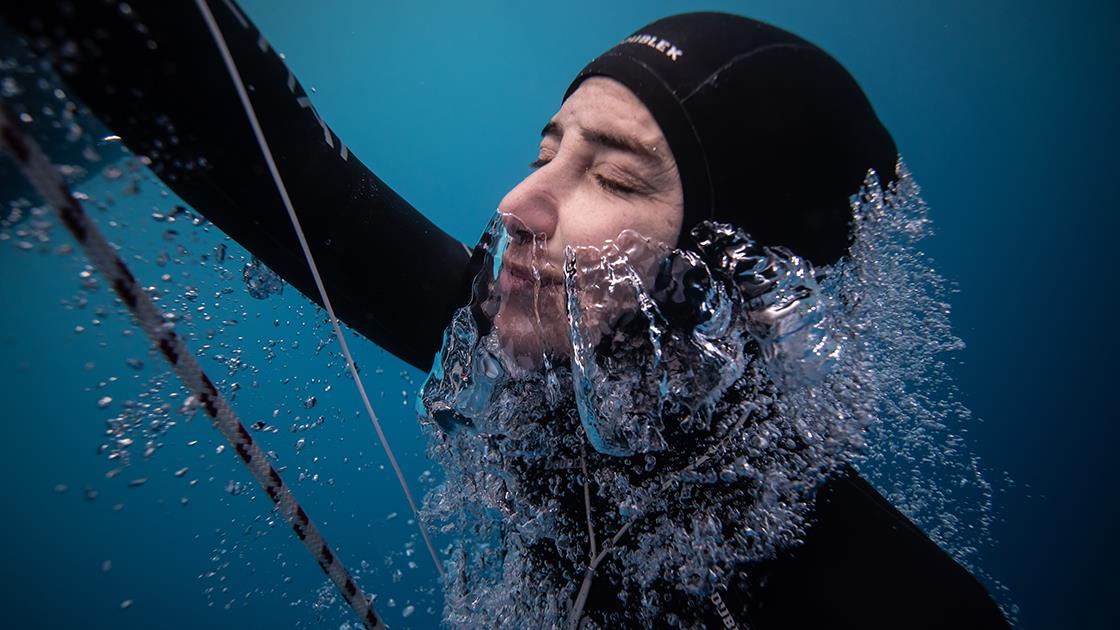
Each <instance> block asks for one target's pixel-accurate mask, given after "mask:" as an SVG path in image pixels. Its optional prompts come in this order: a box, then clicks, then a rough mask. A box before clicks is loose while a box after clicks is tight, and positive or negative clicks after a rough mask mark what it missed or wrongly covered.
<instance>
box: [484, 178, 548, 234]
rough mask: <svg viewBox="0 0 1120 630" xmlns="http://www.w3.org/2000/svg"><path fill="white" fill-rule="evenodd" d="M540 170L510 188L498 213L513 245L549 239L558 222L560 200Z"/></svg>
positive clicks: (499, 206)
mask: <svg viewBox="0 0 1120 630" xmlns="http://www.w3.org/2000/svg"><path fill="white" fill-rule="evenodd" d="M553 188H554V186H552V185H551V184H550V180H549V178H548V174H547V173H545V172H544V169H541V170H538V171H536V172H534V173H532V174H531V175H529V176H528V177H526V178H525V179H523V180H521V183H520V184H518V185H517V186H514V187H513V190H510V191H509V192H508V193H507V194H506V196H505V198H504V199H502V202H501V204H499V205H498V212H500V213H501V214H502V222H503V223H504V224H505V228H506V231H507V232H509V235H510V237H511V238H512V239H514V241H515V242H520V243H530V242H533V241H534V240H551V239H552V238H553V237H554V236H555V235H556V227H557V224H558V223H559V220H560V200H559V198H558V197H557V194H556V191H555V190H553Z"/></svg>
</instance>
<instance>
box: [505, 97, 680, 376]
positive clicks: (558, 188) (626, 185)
mask: <svg viewBox="0 0 1120 630" xmlns="http://www.w3.org/2000/svg"><path fill="white" fill-rule="evenodd" d="M532 167H533V169H534V170H533V172H532V173H531V174H530V175H529V176H528V177H526V178H525V179H524V180H523V181H522V182H521V183H520V184H518V185H517V186H516V187H515V188H514V189H513V190H511V191H509V193H508V194H507V195H506V196H505V198H504V199H502V202H501V205H500V206H499V207H498V210H499V212H500V213H502V216H503V221H504V223H505V227H506V230H507V231H508V233H509V235H510V243H509V247H508V249H507V250H506V254H505V256H504V258H503V264H502V268H501V272H500V275H499V280H498V293H499V294H500V295H501V296H502V303H501V307H500V309H499V311H498V313H497V315H496V316H495V326H496V328H497V330H498V333H499V338H500V340H501V341H502V343H503V345H505V346H506V348H507V350H509V351H510V352H511V354H512V355H513V356H531V357H539V356H540V355H541V354H542V353H551V354H561V355H566V354H568V353H569V352H570V343H569V341H568V334H567V329H568V324H567V309H566V307H565V300H564V286H563V263H564V252H565V249H566V248H568V247H581V246H591V247H601V246H602V245H603V244H604V243H605V242H606V241H608V240H611V239H615V238H616V237H617V236H618V235H619V233H620V232H622V231H623V230H627V229H629V230H633V231H635V232H637V233H639V234H641V235H642V236H645V237H647V238H649V239H651V240H653V241H655V242H659V243H664V244H666V245H669V246H674V245H675V244H676V242H677V237H678V236H679V234H680V231H681V224H682V221H683V216H684V202H683V193H682V189H681V181H680V175H679V173H678V172H677V166H676V162H675V161H674V159H673V155H672V153H671V152H670V151H669V145H668V143H667V142H666V140H665V136H664V135H663V134H662V133H661V129H660V127H658V125H657V123H656V122H655V121H654V119H653V115H652V114H650V112H649V110H648V109H646V107H645V105H643V104H642V103H641V101H639V100H638V98H637V97H636V96H635V95H634V94H633V93H632V92H631V91H630V90H629V89H628V88H626V87H625V86H623V85H622V84H621V83H619V82H617V81H615V80H613V79H608V78H605V77H592V78H590V79H587V80H586V81H584V82H583V83H582V84H581V85H580V87H579V89H578V90H576V91H575V93H573V94H572V95H571V96H570V97H569V98H568V100H567V101H565V102H564V105H563V106H562V107H561V108H560V111H559V112H557V113H556V115H555V116H554V117H553V118H552V120H551V121H549V123H548V125H546V126H545V128H544V130H543V131H542V132H541V146H540V153H539V155H538V156H537V160H536V161H535V162H533V164H532ZM536 274H539V280H538V276H537V275H536ZM538 285H539V288H538ZM526 367H528V365H526Z"/></svg>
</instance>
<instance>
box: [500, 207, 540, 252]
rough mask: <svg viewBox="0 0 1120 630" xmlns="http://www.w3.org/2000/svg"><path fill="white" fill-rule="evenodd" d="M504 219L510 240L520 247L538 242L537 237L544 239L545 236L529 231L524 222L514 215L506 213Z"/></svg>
mask: <svg viewBox="0 0 1120 630" xmlns="http://www.w3.org/2000/svg"><path fill="white" fill-rule="evenodd" d="M502 219H503V221H504V222H505V225H506V232H508V233H509V236H510V240H512V241H513V242H515V243H517V244H519V245H524V244H528V243H532V242H533V241H534V240H536V237H541V238H543V237H544V235H543V234H537V233H536V232H535V231H534V230H531V229H529V226H528V225H526V223H525V222H524V221H522V220H521V219H520V218H518V217H516V216H514V215H512V214H509V213H504V214H503V215H502Z"/></svg>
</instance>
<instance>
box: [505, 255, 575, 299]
mask: <svg viewBox="0 0 1120 630" xmlns="http://www.w3.org/2000/svg"><path fill="white" fill-rule="evenodd" d="M537 273H538V274H539V277H540V279H539V280H538V279H537V276H535V275H534V273H533V268H532V267H530V266H528V265H523V264H521V263H518V262H514V261H510V260H506V261H503V262H502V269H501V272H500V274H499V276H498V285H499V286H500V287H501V289H502V290H503V291H504V292H505V293H506V294H507V295H515V294H517V293H525V292H527V293H531V292H532V291H535V290H537V288H538V286H539V287H540V290H555V289H558V288H560V287H562V286H563V285H564V278H563V276H560V275H559V274H557V273H555V272H554V271H552V270H551V269H540V270H539V271H538V272H537Z"/></svg>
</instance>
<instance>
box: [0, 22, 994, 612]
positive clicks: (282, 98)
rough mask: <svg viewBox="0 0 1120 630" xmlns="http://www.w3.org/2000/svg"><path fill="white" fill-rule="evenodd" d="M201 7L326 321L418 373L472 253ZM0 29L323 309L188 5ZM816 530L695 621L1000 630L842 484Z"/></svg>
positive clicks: (904, 533) (902, 525) (258, 47)
mask: <svg viewBox="0 0 1120 630" xmlns="http://www.w3.org/2000/svg"><path fill="white" fill-rule="evenodd" d="M209 5H210V6H211V9H212V11H213V13H214V15H215V17H216V19H217V21H218V23H219V24H220V26H221V29H222V32H223V34H224V37H225V39H226V41H227V42H228V44H229V47H230V49H231V52H232V54H233V55H234V58H235V59H236V62H237V65H238V67H239V69H240V72H241V74H242V75H243V77H244V79H245V82H246V84H247V85H248V86H249V89H250V96H251V99H252V102H253V105H254V107H255V108H256V110H257V113H258V115H259V117H260V123H261V125H262V128H263V130H264V133H265V134H266V136H267V137H268V140H269V142H270V144H271V147H272V150H273V153H274V154H275V157H276V160H277V163H278V167H279V170H280V173H281V175H282V177H283V179H284V181H285V183H286V185H287V187H288V191H289V193H290V195H291V198H292V201H293V203H294V206H295V208H296V210H297V212H298V213H299V215H300V220H301V222H302V225H303V229H304V230H305V232H306V234H307V236H308V240H309V242H310V245H311V249H312V251H313V253H314V255H315V258H316V261H317V262H318V264H319V266H320V270H321V272H322V276H323V278H324V281H325V284H326V289H327V291H328V294H329V295H330V296H331V299H332V302H333V304H334V307H335V309H336V311H337V313H338V315H339V317H340V318H341V319H342V320H343V321H345V322H346V323H347V324H348V325H349V326H351V327H352V328H354V329H355V330H357V331H358V332H360V333H362V334H363V335H365V336H366V337H368V338H369V339H370V340H372V341H373V342H375V343H376V344H378V345H380V346H381V347H383V348H385V349H386V350H388V351H390V352H392V353H393V354H394V355H396V356H398V357H400V358H401V359H403V360H404V361H406V362H408V363H410V364H411V365H413V366H415V367H417V368H419V369H421V370H425V371H426V370H428V369H429V368H430V367H431V362H432V358H433V356H434V354H435V353H436V351H437V350H438V347H439V344H440V340H441V336H442V333H443V330H444V328H445V326H446V325H447V323H448V322H449V321H450V317H451V314H452V312H453V311H454V310H455V309H456V308H457V307H459V306H461V305H462V304H463V303H465V301H466V300H467V297H468V287H469V279H470V276H471V271H470V259H471V255H470V252H469V250H468V249H467V248H466V247H465V246H464V245H462V244H461V243H459V242H458V241H456V240H455V239H454V238H452V237H450V236H449V235H447V234H446V233H445V232H443V231H442V230H440V229H439V228H438V227H436V226H435V225H434V224H432V223H431V222H430V221H428V220H427V219H426V218H424V216H423V215H421V214H420V213H419V212H417V211H416V210H415V209H414V208H412V207H411V206H410V205H409V204H408V203H407V202H405V201H404V200H403V199H401V197H399V196H398V195H397V194H396V193H394V192H393V191H392V190H391V189H390V188H389V187H388V186H386V185H385V184H384V183H383V182H382V181H381V180H379V179H378V178H377V177H376V176H375V175H374V174H373V173H371V172H370V171H369V169H367V168H366V167H365V166H364V165H363V164H362V163H361V162H360V161H359V160H358V158H357V157H356V156H354V155H353V154H351V153H350V152H349V150H348V149H347V148H346V147H345V145H344V144H343V143H342V141H341V140H340V139H339V138H338V137H337V136H336V135H334V133H333V132H331V131H330V130H329V129H328V128H327V126H326V124H325V123H323V122H322V121H321V120H320V119H319V117H318V115H317V114H316V113H315V111H314V109H313V108H312V107H311V106H310V102H309V101H308V100H307V97H306V94H305V92H304V91H303V89H302V87H300V85H299V83H298V82H296V80H295V78H294V77H293V76H292V75H291V73H290V71H289V70H288V68H287V67H286V65H285V64H284V62H283V61H282V60H281V59H280V57H279V56H278V55H277V54H276V53H275V52H274V51H273V50H272V49H271V48H270V47H269V45H268V43H267V42H266V41H265V40H264V39H263V37H262V36H261V35H260V33H259V32H258V31H257V30H256V28H255V27H254V26H253V25H252V24H251V23H250V22H249V20H248V19H247V18H246V17H245V16H244V15H243V14H241V12H240V10H239V9H238V8H237V7H236V5H234V4H233V3H232V2H227V1H224V0H213V1H211V2H209ZM0 15H2V16H3V19H4V21H5V22H6V23H7V25H8V27H10V28H12V29H14V30H15V31H16V32H18V33H20V34H22V35H23V36H25V37H26V38H27V39H28V40H29V41H32V42H34V43H35V47H36V48H38V49H39V50H40V51H41V52H42V53H43V54H45V55H46V56H47V58H49V59H50V61H51V62H52V65H53V66H54V68H55V69H56V71H57V72H58V73H59V75H60V76H61V77H62V79H63V81H64V82H65V84H66V86H67V87H68V89H69V91H70V92H71V93H72V94H73V95H74V96H76V97H78V98H79V99H80V100H81V101H82V103H83V104H84V105H86V106H88V107H89V109H90V110H91V111H92V112H93V114H95V115H96V116H97V117H98V118H99V119H100V120H101V121H102V122H104V123H105V124H106V125H107V126H108V127H109V128H110V129H112V130H113V131H114V132H115V133H117V134H119V135H120V136H121V137H122V138H123V141H124V143H125V144H126V145H127V146H128V147H129V148H130V149H131V150H132V151H133V152H135V153H136V154H138V155H145V156H147V157H148V158H150V159H151V161H152V169H153V170H154V171H155V172H156V173H157V174H158V175H159V176H160V177H161V178H162V179H163V181H164V182H165V183H166V184H167V185H168V186H169V187H170V188H172V189H173V190H174V191H175V192H176V193H177V194H178V195H180V196H181V197H182V198H183V199H184V200H185V201H187V202H188V203H189V204H191V206H192V207H193V208H194V209H196V210H197V211H199V212H201V213H202V214H204V215H205V216H206V217H207V218H208V219H209V220H210V221H212V222H213V223H214V224H215V225H217V226H218V227H219V228H221V229H222V230H223V231H224V232H225V233H226V234H228V235H229V236H230V237H232V238H233V239H235V240H236V241H238V242H239V243H241V244H242V245H243V246H245V248H246V249H248V250H249V251H250V252H251V253H252V254H253V255H255V256H257V257H258V258H260V259H261V260H262V261H263V262H264V263H265V264H267V265H268V266H269V267H270V268H272V269H273V270H275V271H276V272H277V273H279V274H280V275H281V276H282V277H283V278H284V279H285V280H286V281H287V282H288V283H290V284H291V285H292V286H294V287H296V288H297V289H298V290H299V291H301V292H302V293H303V294H304V295H306V296H307V297H308V298H309V299H311V300H313V301H315V302H318V301H319V298H318V294H317V292H316V290H315V287H314V284H313V282H312V279H311V275H310V272H309V271H308V269H307V266H306V263H305V261H304V258H303V255H302V253H301V252H300V249H299V246H298V244H297V241H296V237H295V234H294V232H293V231H292V227H291V225H290V223H289V220H288V217H287V214H286V212H285V210H284V207H283V206H282V205H281V201H280V197H279V195H278V193H277V191H276V188H275V186H274V183H273V181H272V179H271V177H270V176H269V174H268V172H267V169H266V167H265V163H264V160H263V158H262V156H261V153H260V149H259V148H258V145H257V143H256V141H255V139H254V137H253V135H252V132H251V130H250V127H249V124H248V121H247V119H246V116H245V113H244V110H243V109H242V105H241V103H240V102H239V100H238V97H237V95H236V93H235V91H234V87H233V84H232V83H231V82H230V80H229V78H228V73H227V71H226V68H225V67H224V65H223V63H222V60H221V57H220V56H219V52H218V50H217V49H216V48H215V46H214V44H213V42H212V39H211V36H210V34H209V32H208V31H207V29H206V26H205V24H204V22H203V20H202V18H201V16H200V15H199V13H198V10H197V8H196V6H195V4H194V3H193V2H190V1H185V0H174V1H166V2H150V3H149V2H132V3H131V10H130V11H128V12H122V11H121V10H120V9H119V6H118V3H117V2H104V1H102V0H89V1H87V2H73V3H55V2H37V3H30V2H21V3H14V2H10V3H6V5H5V7H4V8H3V9H0ZM70 42H72V43H74V44H76V45H77V48H76V50H75V49H72V48H71V47H70V46H68V45H67V44H68V43H70ZM149 42H154V45H151V44H150V43H149ZM49 151H50V147H48V152H49ZM200 158H201V159H200ZM814 520H815V525H814V526H813V527H812V529H811V530H810V532H809V535H808V537H807V540H806V541H805V543H804V544H803V545H802V546H800V547H798V548H796V549H794V550H792V551H790V552H788V553H786V554H784V555H782V556H781V557H779V558H778V559H776V560H773V561H770V562H767V563H765V564H763V565H759V566H757V567H751V568H750V570H749V571H748V572H747V574H749V575H750V576H751V578H750V583H749V584H739V583H734V584H731V585H729V586H728V588H727V589H726V590H724V591H722V592H720V593H719V597H718V598H713V599H712V600H710V601H705V602H700V603H697V602H692V603H691V604H689V606H693V607H695V606H704V607H706V608H705V612H703V613H702V614H703V615H707V619H706V621H705V623H706V624H707V625H708V627H713V628H720V627H740V628H742V627H752V628H801V627H810V628H815V627H836V628H980V627H1005V626H1006V622H1005V621H1004V619H1003V616H1002V614H1001V613H1000V611H999V609H998V607H997V606H996V605H995V603H994V602H993V600H992V598H991V597H990V596H989V595H988V593H987V592H986V591H985V590H984V588H983V587H982V586H981V585H980V584H979V582H977V581H976V579H975V578H973V577H972V576H971V575H970V574H969V573H968V572H967V571H965V570H964V569H963V568H962V567H961V566H960V565H958V564H957V563H956V562H954V561H953V559H952V558H951V557H950V556H949V555H948V554H946V553H945V552H944V551H942V550H941V549H940V548H938V547H937V545H935V544H934V543H933V542H931V541H930V540H929V539H928V538H927V537H926V536H925V535H924V534H923V533H922V532H921V531H920V530H919V529H918V528H917V527H916V526H914V525H913V524H912V523H911V522H910V521H909V520H908V519H907V518H906V517H905V516H903V515H902V514H901V513H900V512H899V511H898V510H896V509H895V508H894V507H892V506H891V505H890V503H889V502H888V501H887V500H886V499H884V498H883V496H882V495H880V494H879V493H878V492H876V491H875V489H874V488H872V487H871V486H870V484H868V483H867V482H866V481H864V480H863V479H861V478H860V477H859V476H858V475H857V474H855V473H854V472H852V471H846V472H844V473H843V474H839V475H836V476H834V477H832V478H831V479H830V480H829V481H828V482H827V483H826V484H825V485H824V486H823V487H822V488H821V489H820V492H819V495H818V499H817V504H816V513H815V515H814ZM597 597H599V598H602V597H606V598H607V600H609V599H610V594H609V593H602V592H599V593H597ZM717 600H718V601H717ZM608 605H609V604H608Z"/></svg>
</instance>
